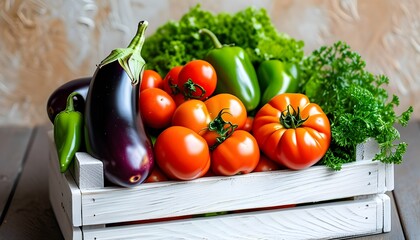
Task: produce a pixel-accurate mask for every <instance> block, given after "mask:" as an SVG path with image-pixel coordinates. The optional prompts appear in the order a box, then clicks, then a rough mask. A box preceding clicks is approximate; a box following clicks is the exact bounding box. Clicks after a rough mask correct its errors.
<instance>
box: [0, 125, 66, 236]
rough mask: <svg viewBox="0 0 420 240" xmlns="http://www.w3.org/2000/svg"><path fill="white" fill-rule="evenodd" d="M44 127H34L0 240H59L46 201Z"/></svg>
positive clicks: (46, 142)
mask: <svg viewBox="0 0 420 240" xmlns="http://www.w3.org/2000/svg"><path fill="white" fill-rule="evenodd" d="M47 128H48V127H41V128H37V129H36V131H35V137H34V141H33V144H32V145H31V146H30V147H29V149H28V155H27V159H26V161H25V165H24V168H23V171H22V175H21V178H20V180H19V183H18V185H17V188H16V192H15V194H14V196H13V199H12V202H11V204H10V208H9V210H8V212H7V214H6V217H5V219H4V222H3V224H2V225H1V228H0V238H1V239H62V235H61V232H60V231H59V227H58V224H57V222H56V220H55V217H54V213H53V211H52V209H51V205H50V203H49V199H48V174H47V169H48V151H46V149H48V148H49V146H48V141H47V135H46V131H47Z"/></svg>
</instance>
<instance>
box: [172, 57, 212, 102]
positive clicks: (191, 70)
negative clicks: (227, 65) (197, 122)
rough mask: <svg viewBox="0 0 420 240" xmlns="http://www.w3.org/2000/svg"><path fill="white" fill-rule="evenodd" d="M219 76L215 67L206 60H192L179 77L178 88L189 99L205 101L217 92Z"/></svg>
mask: <svg viewBox="0 0 420 240" xmlns="http://www.w3.org/2000/svg"><path fill="white" fill-rule="evenodd" d="M216 84H217V76H216V70H214V68H213V66H212V65H211V64H210V63H208V62H206V61H204V60H192V61H190V62H188V63H187V64H185V65H184V67H183V68H182V69H181V71H180V72H179V75H178V87H179V89H180V90H181V92H182V93H183V94H184V96H186V97H187V98H191V99H200V100H204V99H206V98H207V97H210V96H211V95H212V94H213V92H214V90H216Z"/></svg>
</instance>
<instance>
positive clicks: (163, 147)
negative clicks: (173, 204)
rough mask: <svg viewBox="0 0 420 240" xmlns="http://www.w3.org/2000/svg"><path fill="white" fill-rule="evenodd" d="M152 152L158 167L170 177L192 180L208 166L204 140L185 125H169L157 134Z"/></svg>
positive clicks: (205, 171) (208, 157)
mask: <svg viewBox="0 0 420 240" xmlns="http://www.w3.org/2000/svg"><path fill="white" fill-rule="evenodd" d="M154 154H155V158H156V162H157V164H158V166H159V168H160V169H161V170H162V171H163V172H164V173H165V175H166V176H168V177H169V178H171V179H175V180H193V179H196V178H199V177H202V176H203V175H205V174H206V173H207V171H208V170H209V168H210V150H209V147H208V145H207V142H206V140H204V138H202V137H201V136H200V135H198V134H197V133H196V132H194V131H193V130H191V129H189V128H186V127H182V126H171V127H169V128H167V129H165V130H164V131H163V132H162V133H161V134H159V136H158V137H157V139H156V143H155V146H154Z"/></svg>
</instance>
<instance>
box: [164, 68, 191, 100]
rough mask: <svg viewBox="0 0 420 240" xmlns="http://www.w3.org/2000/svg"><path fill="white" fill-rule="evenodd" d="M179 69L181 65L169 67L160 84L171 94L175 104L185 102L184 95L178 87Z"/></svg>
mask: <svg viewBox="0 0 420 240" xmlns="http://www.w3.org/2000/svg"><path fill="white" fill-rule="evenodd" d="M181 69H182V66H176V67H173V68H171V70H169V72H168V74H166V76H165V78H164V79H163V86H162V89H163V90H165V92H167V93H169V95H171V97H172V98H173V99H174V101H175V104H176V105H177V106H179V105H180V104H181V103H183V102H185V97H184V95H183V94H182V93H181V91H180V89H179V87H178V75H179V72H180V71H181Z"/></svg>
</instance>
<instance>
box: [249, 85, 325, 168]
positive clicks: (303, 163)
mask: <svg viewBox="0 0 420 240" xmlns="http://www.w3.org/2000/svg"><path fill="white" fill-rule="evenodd" d="M252 133H253V135H254V136H255V138H256V140H257V142H258V145H259V146H260V149H261V151H262V152H263V153H264V154H265V155H266V156H267V157H268V158H270V159H271V160H273V161H275V162H277V163H279V164H281V165H283V166H285V167H288V168H290V169H295V170H298V169H304V168H307V167H310V166H312V165H314V164H315V163H317V162H318V161H319V160H320V159H321V158H322V157H323V156H324V155H325V153H326V152H327V150H328V147H329V145H330V141H331V127H330V123H329V120H328V118H327V116H326V115H325V113H324V112H323V111H322V109H321V108H320V107H319V105H317V104H315V103H311V102H310V101H309V99H308V97H307V96H305V95H303V94H299V93H285V94H280V95H277V96H276V97H274V98H272V99H271V100H270V101H269V102H268V103H267V104H265V105H264V106H263V107H262V108H261V109H260V110H259V111H258V112H257V114H256V116H255V119H254V124H253V127H252Z"/></svg>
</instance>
